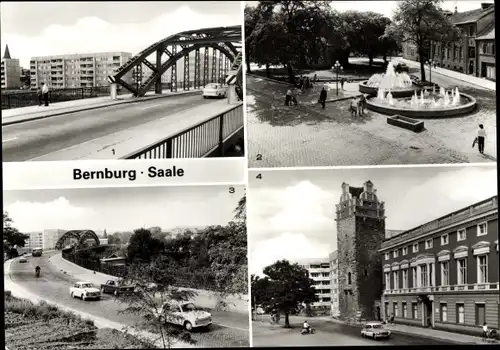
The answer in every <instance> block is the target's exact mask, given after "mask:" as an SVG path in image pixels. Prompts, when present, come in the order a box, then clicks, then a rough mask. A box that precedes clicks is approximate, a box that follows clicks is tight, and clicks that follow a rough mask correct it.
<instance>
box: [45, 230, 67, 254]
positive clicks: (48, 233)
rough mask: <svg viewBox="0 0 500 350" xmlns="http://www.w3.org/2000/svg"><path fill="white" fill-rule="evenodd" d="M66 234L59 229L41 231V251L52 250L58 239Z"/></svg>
mask: <svg viewBox="0 0 500 350" xmlns="http://www.w3.org/2000/svg"><path fill="white" fill-rule="evenodd" d="M66 232H67V230H60V229H49V230H43V245H42V247H43V250H51V249H54V248H55V246H56V243H57V241H58V240H59V238H61V237H62V236H63V235H64V234H65V233H66Z"/></svg>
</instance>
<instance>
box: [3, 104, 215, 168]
mask: <svg viewBox="0 0 500 350" xmlns="http://www.w3.org/2000/svg"><path fill="white" fill-rule="evenodd" d="M213 102H214V100H208V99H207V100H205V99H203V98H202V97H201V94H196V95H185V96H183V95H180V96H178V97H169V98H158V99H152V100H144V101H138V102H137V103H129V104H119V105H112V106H109V107H105V108H100V109H96V110H86V111H79V112H75V113H70V114H64V115H60V116H53V117H48V118H44V119H39V120H34V121H28V122H23V123H19V124H12V125H7V126H3V128H2V139H3V141H2V151H3V161H4V162H15V161H26V160H32V159H34V158H42V157H43V156H46V155H49V154H51V153H54V152H58V151H61V150H63V149H67V148H69V147H72V146H76V145H79V144H82V143H84V142H88V141H90V140H94V139H97V138H101V137H104V136H107V135H109V134H112V133H116V132H121V131H125V130H129V129H133V128H137V127H140V126H143V125H144V124H146V123H150V122H155V121H158V120H160V119H161V120H166V119H167V118H169V117H170V118H171V119H172V120H171V122H172V123H174V122H176V120H175V114H178V113H180V112H184V111H187V110H189V109H192V108H196V107H200V106H203V105H207V104H210V103H213ZM40 108H44V107H40ZM48 108H50V106H49V107H48ZM166 121H167V122H168V120H166ZM47 160H49V159H47ZM50 160H52V159H50ZM57 160H67V159H57Z"/></svg>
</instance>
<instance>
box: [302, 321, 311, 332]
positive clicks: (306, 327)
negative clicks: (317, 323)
mask: <svg viewBox="0 0 500 350" xmlns="http://www.w3.org/2000/svg"><path fill="white" fill-rule="evenodd" d="M302 329H305V330H306V331H307V333H310V332H311V326H310V325H309V323H308V322H307V320H304V325H303V326H302Z"/></svg>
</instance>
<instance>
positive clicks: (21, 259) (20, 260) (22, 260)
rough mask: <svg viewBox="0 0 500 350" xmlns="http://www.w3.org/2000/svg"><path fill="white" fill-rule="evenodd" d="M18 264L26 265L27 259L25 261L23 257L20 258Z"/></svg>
mask: <svg viewBox="0 0 500 350" xmlns="http://www.w3.org/2000/svg"><path fill="white" fill-rule="evenodd" d="M19 262H20V263H27V262H28V259H26V257H25V256H22V257H21V258H20V259H19Z"/></svg>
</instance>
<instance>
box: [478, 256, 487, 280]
mask: <svg viewBox="0 0 500 350" xmlns="http://www.w3.org/2000/svg"><path fill="white" fill-rule="evenodd" d="M477 283H488V256H487V255H480V256H478V257H477Z"/></svg>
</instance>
